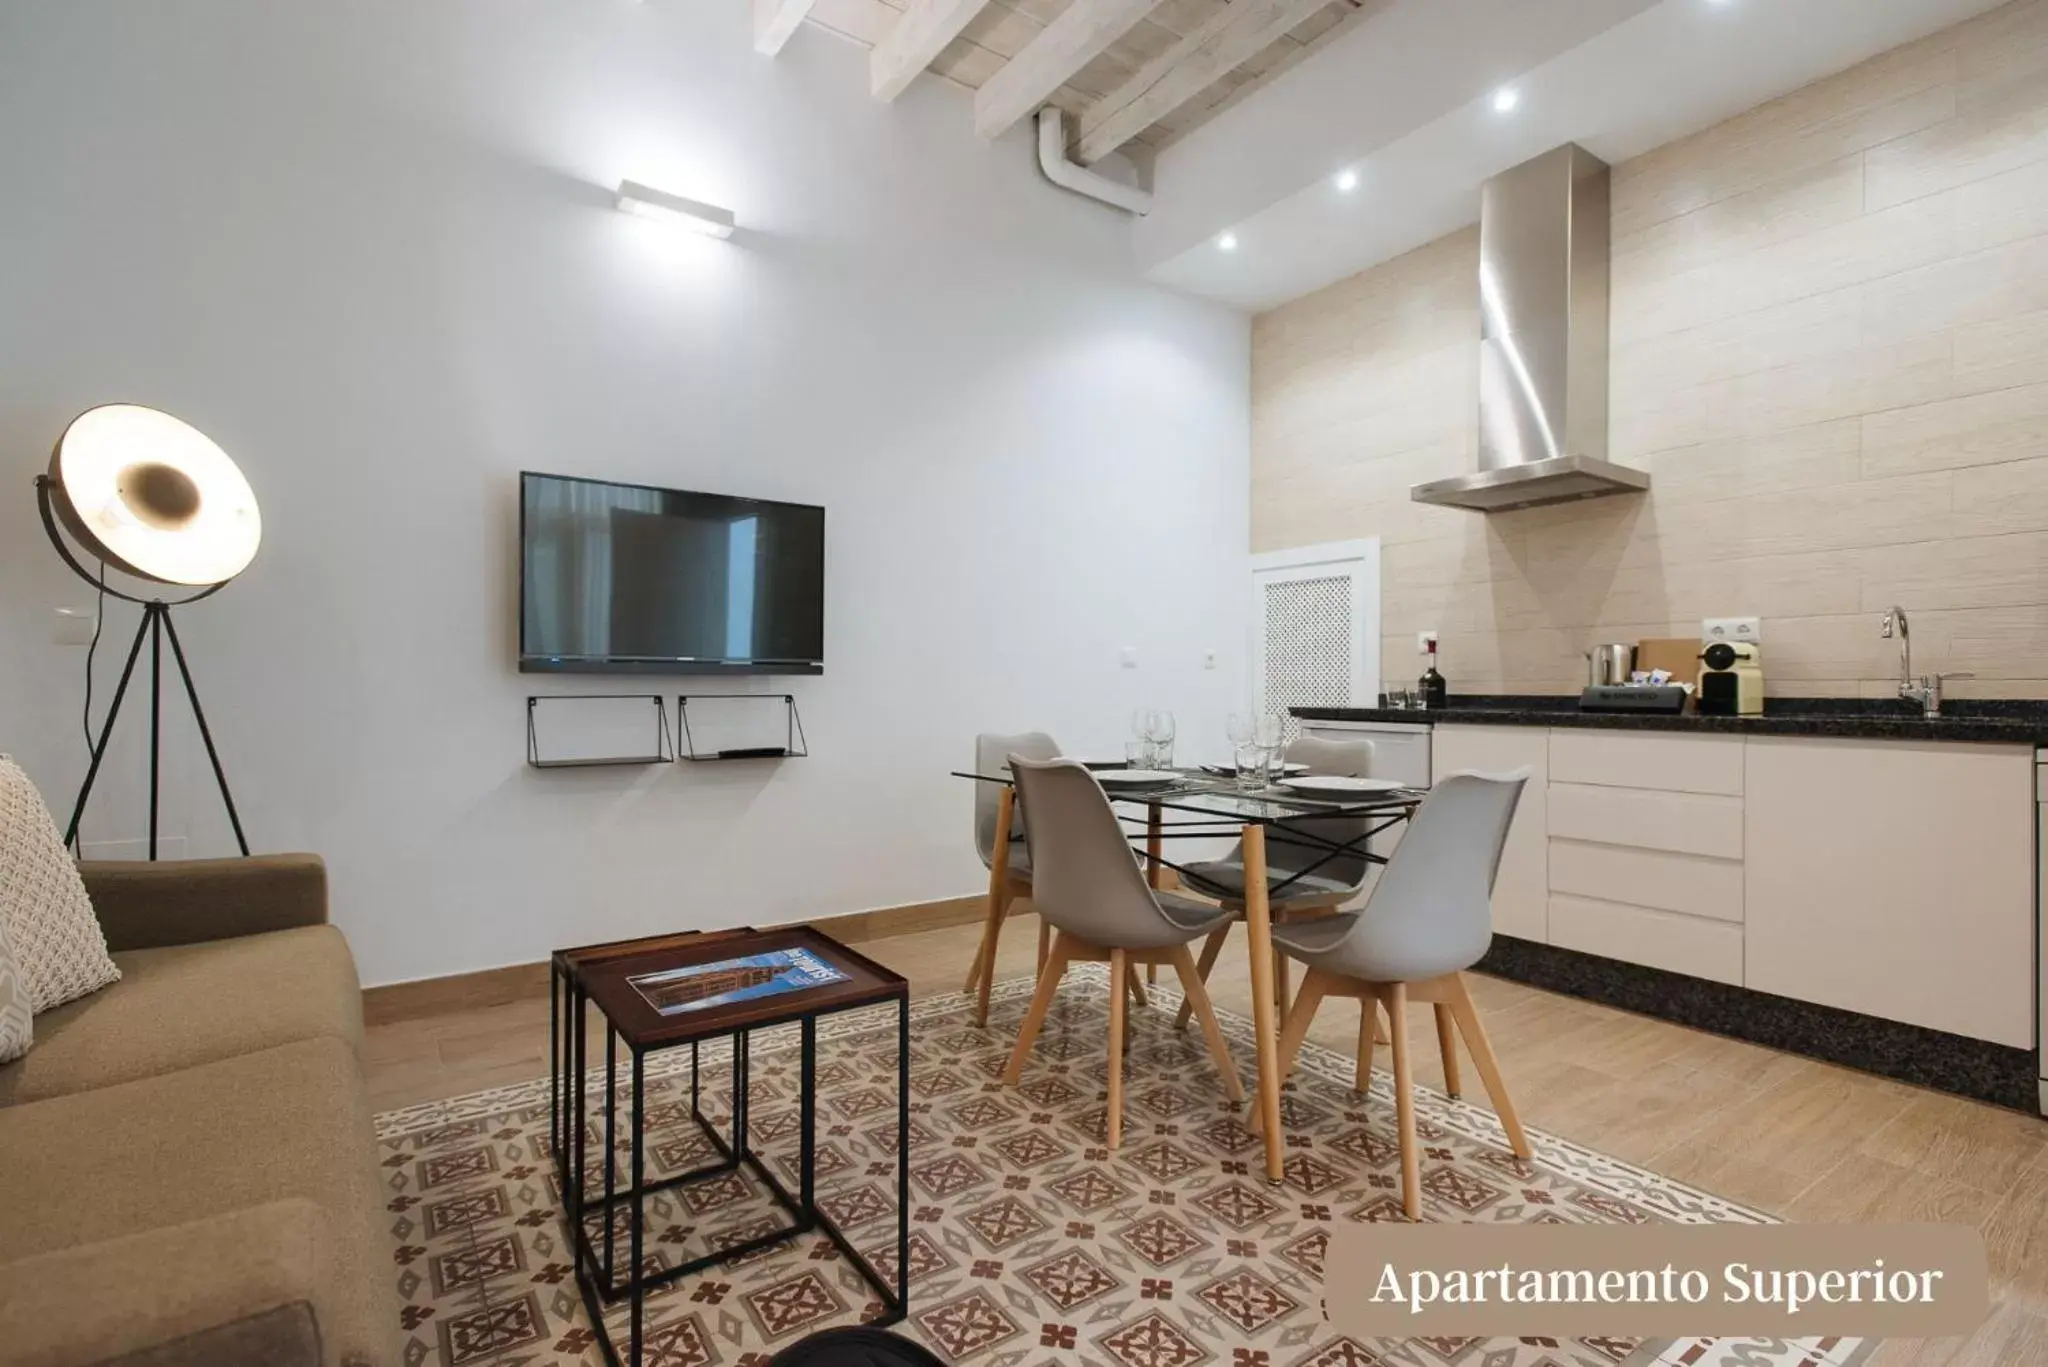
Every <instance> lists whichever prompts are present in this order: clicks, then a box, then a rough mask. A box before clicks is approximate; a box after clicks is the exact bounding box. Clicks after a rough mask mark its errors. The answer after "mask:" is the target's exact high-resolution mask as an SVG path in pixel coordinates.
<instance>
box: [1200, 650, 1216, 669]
mask: <svg viewBox="0 0 2048 1367" xmlns="http://www.w3.org/2000/svg"><path fill="white" fill-rule="evenodd" d="M1215 667H1216V652H1215V651H1213V650H1205V651H1203V652H1202V668H1204V669H1214V668H1215Z"/></svg>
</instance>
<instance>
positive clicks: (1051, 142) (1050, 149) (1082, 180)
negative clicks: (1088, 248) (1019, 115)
mask: <svg viewBox="0 0 2048 1367" xmlns="http://www.w3.org/2000/svg"><path fill="white" fill-rule="evenodd" d="M1038 169H1039V170H1041V171H1043V172H1045V178H1046V179H1047V180H1049V181H1051V182H1052V183H1053V184H1055V185H1057V186H1059V187H1060V188H1061V189H1062V190H1072V191H1073V192H1074V193H1075V194H1077V195H1086V196H1087V197H1088V198H1090V199H1093V200H1098V201H1100V202H1101V203H1104V204H1108V205H1111V206H1113V207H1115V208H1118V209H1122V210H1123V211H1124V212H1125V213H1127V214H1136V215H1138V216H1140V217H1143V216H1144V215H1145V214H1147V213H1150V212H1151V210H1152V192H1151V191H1150V190H1140V189H1138V188H1136V187H1135V186H1130V185H1126V184H1124V183H1123V182H1122V181H1119V180H1112V179H1110V178H1109V177H1108V176H1105V175H1103V174H1102V173H1101V172H1100V171H1091V170H1089V169H1088V168H1087V167H1085V166H1078V165H1076V164H1075V163H1073V162H1071V161H1069V160H1067V121H1066V115H1064V114H1063V113H1061V112H1060V111H1059V110H1058V109H1055V108H1054V107H1053V106H1051V105H1047V106H1045V107H1044V108H1043V109H1041V110H1039V111H1038Z"/></svg>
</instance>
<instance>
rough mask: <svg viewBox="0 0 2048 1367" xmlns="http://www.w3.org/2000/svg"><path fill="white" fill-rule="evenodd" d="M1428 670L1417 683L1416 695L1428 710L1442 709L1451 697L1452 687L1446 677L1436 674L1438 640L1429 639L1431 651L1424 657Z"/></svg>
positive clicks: (1425, 670) (1423, 672) (1424, 671)
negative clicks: (1446, 681) (1445, 679)
mask: <svg viewBox="0 0 2048 1367" xmlns="http://www.w3.org/2000/svg"><path fill="white" fill-rule="evenodd" d="M1424 663H1425V664H1426V666H1427V667H1426V668H1425V669H1424V670H1423V671H1422V677H1421V678H1420V679H1418V680H1416V682H1415V693H1416V697H1417V699H1418V700H1419V701H1420V703H1421V705H1422V706H1424V707H1428V708H1438V707H1442V706H1443V705H1444V703H1445V702H1446V701H1447V700H1448V698H1449V697H1450V685H1449V684H1447V683H1445V682H1444V676H1443V675H1441V674H1439V673H1437V672H1436V638H1435V637H1434V636H1432V637H1430V639H1429V651H1428V654H1427V655H1426V656H1425V657H1424Z"/></svg>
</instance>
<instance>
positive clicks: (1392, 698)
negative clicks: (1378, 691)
mask: <svg viewBox="0 0 2048 1367" xmlns="http://www.w3.org/2000/svg"><path fill="white" fill-rule="evenodd" d="M1386 694H1387V706H1388V707H1391V708H1395V709H1397V710H1403V711H1405V710H1406V709H1407V707H1408V690H1407V689H1406V688H1403V687H1401V686H1400V685H1398V684H1392V683H1390V684H1388V685H1387V686H1386Z"/></svg>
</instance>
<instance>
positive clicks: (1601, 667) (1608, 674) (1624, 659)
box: [1586, 642, 1636, 688]
mask: <svg viewBox="0 0 2048 1367" xmlns="http://www.w3.org/2000/svg"><path fill="white" fill-rule="evenodd" d="M1635 667H1636V648H1635V645H1634V644H1633V643H1627V642H1609V643H1608V644H1606V645H1597V646H1594V647H1593V648H1592V649H1591V650H1589V651H1587V652H1586V685H1587V687H1589V688H1600V687H1603V686H1604V685H1607V684H1625V683H1627V682H1628V676H1629V674H1630V672H1631V671H1633V670H1634V669H1635Z"/></svg>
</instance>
